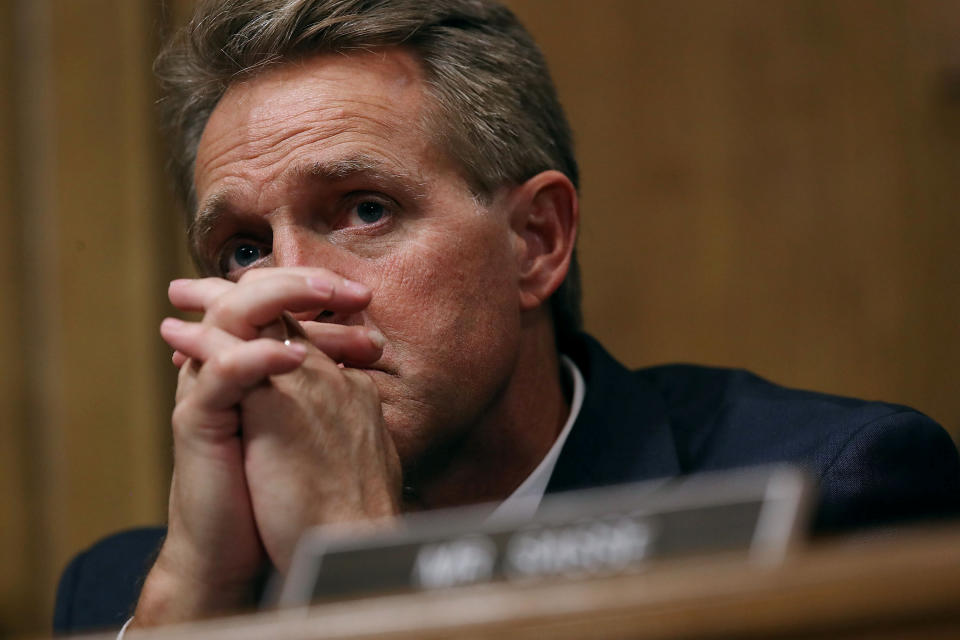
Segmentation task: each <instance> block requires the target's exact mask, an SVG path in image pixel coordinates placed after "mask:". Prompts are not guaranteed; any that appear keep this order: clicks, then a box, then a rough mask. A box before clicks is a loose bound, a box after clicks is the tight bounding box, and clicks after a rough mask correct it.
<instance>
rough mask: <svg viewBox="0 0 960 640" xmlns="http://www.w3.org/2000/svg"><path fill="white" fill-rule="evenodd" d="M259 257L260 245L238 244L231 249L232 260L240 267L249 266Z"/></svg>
mask: <svg viewBox="0 0 960 640" xmlns="http://www.w3.org/2000/svg"><path fill="white" fill-rule="evenodd" d="M260 257H261V252H260V247H257V246H256V245H252V244H238V245H237V247H236V248H235V249H234V250H233V261H234V262H235V263H236V264H237V266H240V267H249V266H250V265H251V264H253V263H254V262H256V261H257V260H259V259H260Z"/></svg>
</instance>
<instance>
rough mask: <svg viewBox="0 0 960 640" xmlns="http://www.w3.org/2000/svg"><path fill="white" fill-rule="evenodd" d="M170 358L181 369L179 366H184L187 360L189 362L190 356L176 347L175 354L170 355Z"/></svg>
mask: <svg viewBox="0 0 960 640" xmlns="http://www.w3.org/2000/svg"><path fill="white" fill-rule="evenodd" d="M170 359H171V360H172V361H173V366H175V367H176V368H177V369H179V368H180V367H182V366H183V365H184V364H186V362H187V360H188V357H187V356H185V355H184V354H182V353H180V352H179V351H177V350H176V349H174V351H173V355H172V356H171V357H170Z"/></svg>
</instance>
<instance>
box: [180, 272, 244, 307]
mask: <svg viewBox="0 0 960 640" xmlns="http://www.w3.org/2000/svg"><path fill="white" fill-rule="evenodd" d="M235 286H236V283H234V282H230V281H229V280H224V279H223V278H192V279H191V278H180V279H179V280H173V281H172V282H170V286H169V287H167V297H168V298H169V299H170V303H171V304H172V305H173V306H175V307H176V308H177V309H180V310H181V311H203V310H204V309H206V305H205V304H204V301H205V300H211V301H212V300H216V299H217V298H218V297H220V296H222V295H223V294H224V293H226V292H227V291H229V290H230V289H231V288H232V287H235Z"/></svg>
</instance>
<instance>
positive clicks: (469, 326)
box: [370, 233, 519, 350]
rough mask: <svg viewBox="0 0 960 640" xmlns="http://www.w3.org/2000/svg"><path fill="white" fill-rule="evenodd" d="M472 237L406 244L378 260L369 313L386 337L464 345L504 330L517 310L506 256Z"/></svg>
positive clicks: (500, 247) (497, 246)
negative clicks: (400, 249)
mask: <svg viewBox="0 0 960 640" xmlns="http://www.w3.org/2000/svg"><path fill="white" fill-rule="evenodd" d="M477 235H479V234H467V233H459V234H457V235H456V236H453V237H449V236H448V237H447V238H446V240H447V242H441V240H443V239H444V238H438V237H436V236H435V237H433V238H429V239H424V240H421V241H419V242H410V243H408V244H407V245H406V246H405V247H404V249H403V250H402V251H398V252H397V253H395V254H392V255H390V256H388V257H387V256H385V257H384V258H382V259H381V260H378V264H377V267H376V271H377V274H376V276H375V278H376V284H375V285H374V297H373V302H372V303H371V307H370V315H371V320H373V321H374V322H375V323H376V324H377V325H378V328H380V330H381V331H383V332H384V334H385V335H387V337H388V338H390V337H391V334H392V337H393V338H395V339H397V340H400V341H403V342H416V343H420V346H421V347H425V346H431V342H430V341H441V340H442V341H447V342H450V343H454V342H455V343H460V344H465V343H470V342H474V341H475V340H476V339H478V338H483V337H484V335H485V334H489V333H491V332H494V331H504V330H505V329H506V326H505V325H508V324H509V321H510V318H511V317H512V316H514V315H516V314H517V313H518V310H519V305H518V302H517V299H516V296H517V293H516V285H515V282H514V280H515V278H514V277H513V276H512V273H511V271H510V269H509V264H510V263H509V254H508V252H507V251H506V250H505V245H504V243H501V242H496V241H495V240H496V238H495V237H489V235H490V234H488V235H487V236H483V235H480V237H477ZM435 346H436V348H437V349H440V350H443V348H444V345H443V344H436V345H435Z"/></svg>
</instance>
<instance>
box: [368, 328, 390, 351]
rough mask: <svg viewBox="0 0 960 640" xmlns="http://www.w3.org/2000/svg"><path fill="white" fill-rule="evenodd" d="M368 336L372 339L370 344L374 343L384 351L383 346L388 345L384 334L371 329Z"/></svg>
mask: <svg viewBox="0 0 960 640" xmlns="http://www.w3.org/2000/svg"><path fill="white" fill-rule="evenodd" d="M367 336H368V337H369V338H370V342H372V343H373V345H374V346H375V347H377V348H378V349H383V345H385V344H387V339H386V338H384V337H383V334H382V333H380V332H379V331H377V330H376V329H371V330H370V331H368V332H367Z"/></svg>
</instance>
